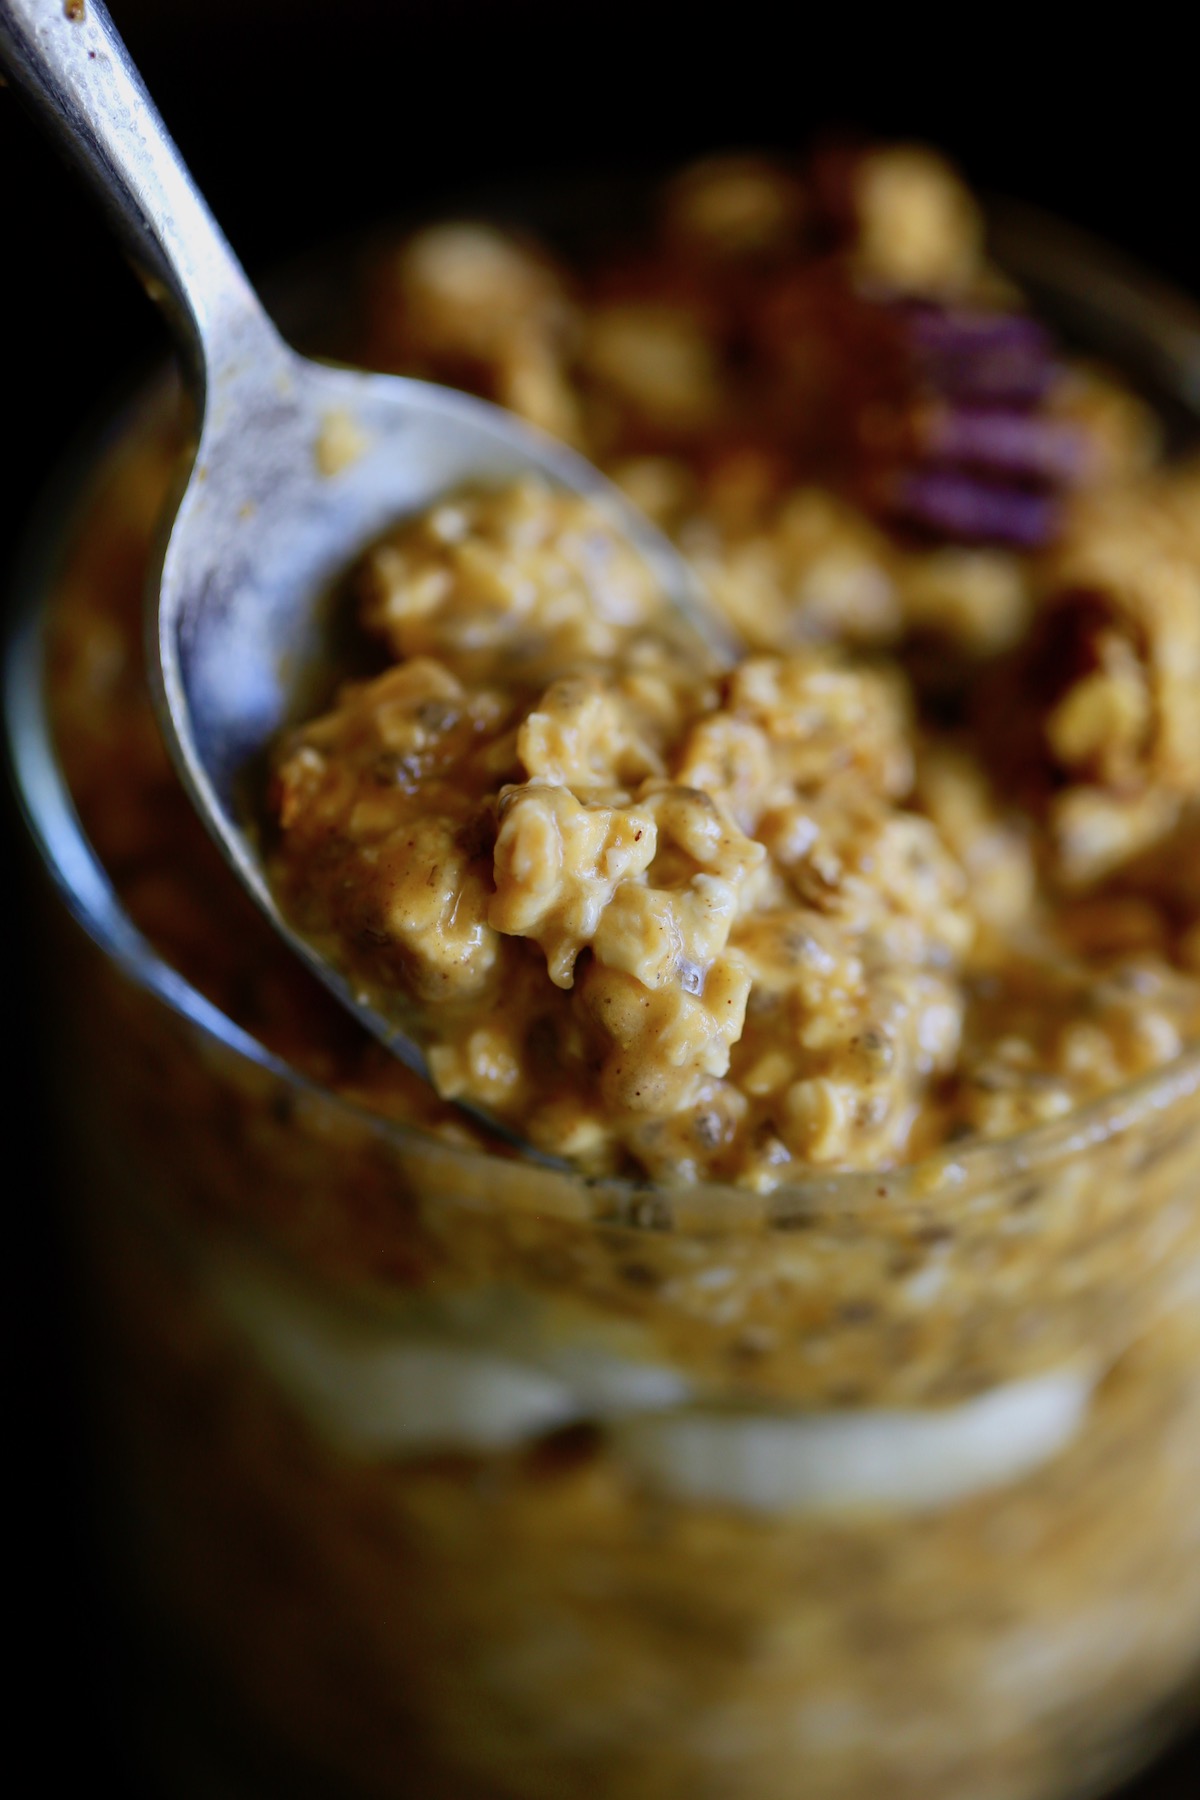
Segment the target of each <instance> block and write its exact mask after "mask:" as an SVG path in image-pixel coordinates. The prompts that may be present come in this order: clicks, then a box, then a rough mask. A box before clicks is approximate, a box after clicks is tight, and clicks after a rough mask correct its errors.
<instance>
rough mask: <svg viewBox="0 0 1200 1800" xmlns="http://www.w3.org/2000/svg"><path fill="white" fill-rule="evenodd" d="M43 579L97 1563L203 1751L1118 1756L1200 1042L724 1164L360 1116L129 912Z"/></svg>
mask: <svg viewBox="0 0 1200 1800" xmlns="http://www.w3.org/2000/svg"><path fill="white" fill-rule="evenodd" d="M1014 232H1015V236H1012V235H1011V233H1014ZM1038 232H1039V228H1038V227H1037V226H1036V225H1035V224H1031V223H1030V222H1029V221H1028V220H1026V221H1025V222H1024V224H1023V225H1021V224H1019V223H1018V225H1016V226H1014V227H1011V228H1010V243H1009V252H1010V255H1009V260H1010V262H1012V263H1013V264H1014V265H1017V272H1018V273H1020V274H1021V275H1022V276H1024V277H1025V278H1026V279H1027V280H1029V279H1031V278H1032V280H1033V282H1034V285H1038V280H1037V278H1038V276H1039V274H1040V277H1041V280H1040V286H1041V289H1042V292H1043V295H1045V294H1047V293H1048V294H1049V296H1050V298H1051V299H1052V300H1054V299H1055V298H1057V301H1058V304H1059V310H1060V312H1061V313H1063V314H1064V315H1066V316H1068V317H1073V318H1074V321H1075V323H1076V324H1077V326H1079V327H1081V328H1082V329H1083V330H1084V331H1085V332H1087V331H1088V330H1089V329H1090V330H1091V331H1092V333H1093V335H1095V334H1096V333H1099V334H1100V335H1104V334H1105V333H1107V334H1108V336H1109V340H1110V342H1116V343H1117V344H1118V347H1119V348H1120V349H1121V350H1122V352H1123V355H1124V358H1125V360H1126V361H1127V362H1131V363H1132V364H1133V365H1134V366H1135V367H1137V366H1140V367H1141V368H1142V369H1143V370H1144V371H1146V372H1147V374H1148V376H1149V377H1150V378H1151V379H1152V380H1153V379H1156V380H1157V382H1158V385H1159V387H1160V388H1165V389H1166V390H1167V392H1168V397H1173V399H1174V401H1175V402H1176V403H1177V404H1178V406H1179V407H1180V408H1181V409H1182V408H1185V407H1186V405H1187V402H1188V398H1189V396H1188V391H1187V386H1186V379H1187V375H1188V370H1189V369H1190V368H1191V367H1192V364H1191V361H1190V351H1189V345H1191V346H1192V348H1193V349H1194V346H1195V344H1196V343H1197V342H1200V338H1197V337H1196V335H1195V332H1196V327H1195V324H1194V322H1192V323H1191V324H1189V322H1188V315H1187V312H1186V309H1184V308H1181V307H1179V306H1178V305H1177V304H1176V303H1174V302H1170V303H1167V302H1160V301H1158V300H1156V298H1155V296H1154V295H1153V294H1152V293H1151V292H1150V291H1148V290H1146V291H1143V290H1141V289H1140V288H1139V287H1138V285H1137V284H1136V282H1131V281H1130V280H1129V279H1128V278H1127V277H1125V276H1124V275H1123V274H1121V273H1120V272H1119V271H1114V270H1113V269H1112V268H1111V267H1110V265H1109V264H1108V263H1107V262H1105V261H1104V260H1103V258H1099V259H1097V258H1096V255H1095V253H1094V252H1092V251H1090V250H1086V249H1082V248H1081V247H1080V246H1078V245H1068V246H1067V248H1066V249H1065V250H1064V247H1063V240H1062V238H1061V237H1060V236H1058V235H1055V234H1052V235H1051V237H1050V238H1048V239H1046V240H1045V241H1044V242H1042V243H1041V248H1040V249H1039V247H1038V246H1039V236H1038ZM1022 244H1023V245H1024V246H1025V252H1024V257H1025V265H1024V266H1023V267H1022V266H1019V265H1020V264H1021V253H1020V247H1021V245H1022ZM1014 245H1015V246H1016V248H1015V249H1014V248H1013V246H1014ZM1064 258H1065V260H1064ZM1089 258H1090V259H1091V260H1090V261H1089ZM1118 300H1119V301H1120V304H1118ZM1188 331H1191V332H1192V334H1193V335H1192V336H1191V337H1190V338H1189V337H1188V336H1187V332H1188ZM96 495H97V490H96V487H95V485H94V483H93V484H92V485H91V486H90V487H87V488H85V489H84V491H83V493H82V496H81V495H80V493H79V492H78V491H77V492H76V495H75V498H74V500H73V501H72V503H71V506H70V509H69V514H64V518H66V517H69V519H70V522H71V524H70V529H69V530H66V531H61V530H60V532H59V533H57V534H56V537H55V541H56V542H59V541H60V540H61V542H67V541H69V540H70V538H71V536H72V532H73V533H74V534H75V535H76V537H77V536H78V534H79V532H80V529H81V528H82V527H86V525H87V523H88V520H89V518H92V517H94V511H93V512H92V513H89V507H91V508H93V509H94V508H95V506H96V505H97V504H98V501H97V497H96ZM66 566H68V563H65V562H64V560H63V557H62V556H61V555H60V557H59V560H58V563H57V566H56V568H55V569H53V570H49V569H47V568H45V567H43V569H42V571H41V573H40V574H39V575H38V576H37V577H36V578H31V580H30V581H29V582H28V583H27V587H28V592H27V595H26V599H27V602H28V604H27V609H26V617H25V622H24V624H23V626H22V627H21V629H20V631H19V632H18V635H17V637H16V640H15V642H14V644H13V647H12V651H11V656H10V664H9V713H10V723H11V729H12V738H13V745H14V756H15V762H16V767H17V772H18V780H19V784H20V788H21V792H22V796H23V801H24V805H25V808H26V811H27V815H28V818H29V822H30V825H31V828H32V831H33V834H34V836H35V838H36V840H37V842H38V843H39V845H40V847H41V850H42V853H43V856H44V858H45V862H46V867H47V870H48V872H49V875H50V876H51V877H52V879H53V880H54V882H55V883H56V885H57V887H58V889H59V890H60V893H61V895H62V897H63V899H64V900H65V902H66V906H67V908H68V909H69V911H70V912H71V913H72V914H73V915H74V918H75V920H76V921H77V923H78V924H79V925H80V926H82V928H83V930H82V932H76V933H74V935H73V936H72V938H71V940H70V943H69V944H67V943H64V947H63V949H62V951H61V953H58V952H56V956H55V963H56V977H57V990H58V1000H57V1007H58V1019H59V1023H60V1025H61V1030H62V1033H63V1037H64V1042H65V1041H67V1040H69V1041H70V1043H71V1045H72V1052H71V1067H72V1070H73V1080H72V1084H71V1089H70V1093H69V1097H68V1098H67V1100H66V1102H65V1108H66V1112H67V1114H68V1115H69V1121H70V1125H71V1129H72V1135H73V1138H74V1140H75V1153H76V1155H75V1168H76V1175H75V1178H74V1179H75V1182H76V1186H77V1190H78V1196H79V1201H80V1205H79V1212H80V1225H81V1230H82V1232H83V1234H84V1237H85V1239H86V1243H87V1247H88V1260H89V1267H90V1270H91V1273H92V1277H93V1280H94V1290H95V1296H96V1305H97V1315H98V1317H99V1319H100V1321H101V1328H100V1331H99V1335H98V1340H97V1367H98V1370H99V1372H100V1380H99V1388H100V1392H101V1395H102V1398H103V1421H104V1437H105V1443H106V1445H107V1447H108V1452H109V1455H108V1462H109V1469H110V1474H111V1478H112V1480H113V1484H114V1488H115V1490H116V1492H117V1493H118V1494H119V1504H118V1507H117V1516H118V1519H119V1520H120V1523H121V1532H120V1535H121V1539H122V1544H123V1550H124V1564H123V1566H124V1568H125V1569H126V1570H127V1572H128V1579H129V1582H130V1587H131V1591H136V1594H137V1596H138V1603H139V1605H140V1607H141V1609H142V1613H143V1616H144V1617H145V1619H146V1620H147V1621H148V1629H149V1630H150V1632H151V1635H152V1639H153V1641H154V1642H155V1643H156V1644H157V1645H159V1646H160V1647H161V1658H162V1663H163V1666H164V1667H165V1668H168V1669H170V1670H171V1671H172V1679H173V1682H174V1691H175V1692H176V1693H177V1694H178V1695H179V1696H181V1697H182V1698H181V1700H180V1703H179V1705H180V1717H181V1718H185V1717H188V1716H189V1715H190V1720H191V1725H192V1728H193V1729H195V1728H196V1727H197V1724H198V1721H199V1720H200V1719H201V1718H203V1721H204V1729H203V1736H204V1740H205V1742H206V1744H208V1745H209V1747H210V1751H211V1754H212V1755H213V1756H215V1757H216V1759H217V1760H218V1761H221V1760H224V1761H225V1763H226V1764H227V1765H228V1766H229V1767H235V1768H237V1769H240V1770H241V1771H242V1772H243V1774H244V1775H245V1774H246V1772H247V1771H248V1772H249V1774H248V1777H247V1779H248V1781H249V1788H248V1790H247V1791H253V1792H254V1793H256V1794H268V1793H275V1792H279V1793H282V1792H284V1791H286V1792H288V1793H289V1794H290V1795H295V1794H297V1793H300V1794H312V1795H313V1796H329V1797H332V1796H339V1797H341V1800H349V1797H350V1796H364V1797H365V1796H371V1797H373V1800H393V1797H397V1800H398V1797H399V1796H402V1795H407V1794H413V1795H416V1794H419V1795H421V1796H422V1800H433V1797H434V1796H437V1795H443V1794H444V1795H446V1796H447V1800H450V1797H453V1800H470V1797H472V1796H479V1797H480V1800H483V1797H484V1796H489V1797H495V1796H504V1797H505V1800H576V1797H580V1800H582V1797H583V1796H585V1795H586V1796H588V1797H589V1800H597V1797H598V1796H616V1795H620V1796H621V1800H669V1797H670V1800H674V1797H676V1796H682V1795H684V1794H685V1793H686V1794H688V1795H689V1796H692V1797H693V1800H726V1797H727V1800H784V1796H792V1795H794V1794H795V1793H796V1792H798V1791H801V1790H802V1791H803V1792H804V1794H805V1795H806V1797H808V1800H875V1797H876V1796H878V1795H881V1794H887V1795H889V1796H892V1797H896V1800H900V1797H903V1796H907V1795H910V1794H911V1795H913V1796H915V1795H917V1794H920V1795H921V1797H922V1800H1034V1797H1035V1796H1038V1797H1047V1800H1048V1797H1050V1796H1061V1795H1066V1794H1073V1793H1081V1792H1084V1791H1087V1790H1094V1789H1096V1788H1098V1787H1100V1786H1102V1785H1103V1784H1104V1783H1105V1782H1106V1781H1108V1780H1111V1779H1115V1777H1116V1775H1117V1773H1118V1772H1119V1771H1121V1770H1123V1769H1125V1768H1127V1767H1129V1766H1132V1765H1133V1764H1135V1763H1137V1762H1138V1761H1139V1760H1141V1759H1142V1758H1143V1757H1144V1756H1145V1754H1146V1753H1147V1751H1148V1750H1149V1748H1150V1747H1151V1746H1152V1745H1153V1744H1155V1743H1156V1742H1157V1741H1158V1740H1159V1738H1160V1736H1161V1734H1162V1732H1163V1730H1164V1728H1165V1726H1166V1725H1167V1724H1168V1723H1169V1722H1171V1721H1173V1720H1174V1719H1175V1718H1177V1717H1179V1716H1181V1715H1182V1714H1183V1712H1184V1711H1185V1709H1186V1708H1187V1707H1188V1705H1189V1704H1190V1703H1192V1702H1193V1701H1194V1699H1195V1696H1196V1693H1197V1681H1198V1676H1200V1504H1198V1502H1197V1495H1198V1494H1200V1046H1192V1047H1190V1048H1189V1049H1187V1050H1186V1051H1185V1052H1184V1053H1183V1054H1182V1055H1181V1056H1179V1057H1178V1058H1177V1059H1176V1060H1175V1061H1174V1062H1173V1063H1171V1064H1170V1065H1169V1066H1167V1067H1166V1068H1164V1069H1162V1070H1160V1071H1159V1072H1157V1073H1156V1074H1155V1075H1154V1076H1153V1077H1151V1078H1148V1079H1146V1080H1143V1081H1142V1082H1141V1083H1139V1084H1138V1085H1137V1086H1135V1087H1131V1088H1127V1089H1124V1090H1122V1091H1120V1092H1118V1093H1116V1094H1114V1095H1112V1096H1110V1097H1109V1098H1107V1099H1105V1100H1103V1101H1102V1102H1099V1103H1097V1104H1094V1105H1092V1106H1090V1107H1088V1108H1087V1109H1086V1110H1084V1111H1080V1112H1077V1113H1074V1114H1072V1115H1070V1116H1069V1117H1067V1118H1065V1119H1060V1120H1057V1121H1055V1122H1053V1123H1052V1124H1049V1125H1045V1126H1042V1127H1039V1128H1038V1129H1036V1130H1034V1131H1031V1132H1028V1133H1026V1134H1024V1135H1023V1136H1021V1137H1019V1138H1016V1139H1012V1140H1009V1141H1006V1142H1004V1143H998V1144H987V1143H978V1144H969V1145H967V1146H965V1147H964V1146H952V1147H950V1148H948V1149H947V1150H945V1151H943V1152H941V1153H940V1154H938V1155H937V1156H934V1157H931V1158H929V1159H927V1160H925V1161H923V1162H921V1163H919V1164H917V1165H915V1166H912V1167H909V1168H906V1169H903V1170H901V1171H899V1172H896V1173H889V1174H886V1175H874V1174H870V1175H840V1176H833V1177H828V1178H815V1179H813V1180H811V1181H808V1182H806V1183H804V1184H802V1185H798V1186H790V1187H787V1188H782V1189H779V1190H776V1191H775V1192H773V1193H771V1194H769V1195H756V1194H753V1193H750V1192H748V1191H742V1190H734V1189H718V1188H712V1187H692V1188H683V1189H678V1188H656V1187H653V1186H649V1185H640V1184H634V1183H628V1182H617V1181H603V1180H601V1181H594V1180H593V1181H584V1180H581V1179H580V1180H576V1179H573V1178H569V1177H567V1176H564V1175H561V1174H559V1173H557V1172H554V1171H552V1170H547V1169H542V1168H535V1167H532V1166H529V1165H526V1164H522V1163H520V1162H518V1161H514V1160H512V1159H506V1158H504V1157H501V1156H486V1155H484V1154H482V1153H480V1152H479V1151H477V1150H475V1149H472V1148H468V1147H465V1146H460V1145H456V1144H454V1143H452V1142H447V1141H444V1140H441V1139H438V1138H435V1137H432V1136H425V1135H422V1134H421V1133H419V1132H417V1131H415V1130H412V1129H409V1128H407V1127H404V1126H400V1125H397V1124H395V1123H393V1122H390V1121H388V1120H386V1119H384V1118H381V1117H379V1116H377V1115H375V1114H373V1113H371V1112H370V1111H368V1110H365V1109H362V1108H359V1107H357V1106H355V1105H352V1104H351V1103H349V1102H348V1101H346V1100H344V1099H339V1098H338V1097H336V1096H335V1095H333V1094H332V1093H331V1092H329V1091H326V1090H325V1089H324V1088H323V1087H322V1086H321V1084H320V1083H319V1082H316V1081H313V1080H309V1079H305V1078H303V1077H301V1076H300V1075H298V1074H297V1073H296V1072H295V1071H294V1070H293V1069H291V1068H290V1067H289V1066H288V1065H287V1064H286V1063H285V1062H284V1061H282V1060H280V1059H279V1058H278V1057H276V1056H275V1055H273V1054H271V1053H270V1052H268V1051H267V1050H266V1049H264V1048H263V1046H262V1045H261V1044H260V1043H258V1042H257V1041H256V1040H255V1039H254V1038H252V1037H251V1036H249V1035H247V1033H246V1032H245V1031H243V1030H242V1029H240V1028H239V1027H238V1026H236V1025H234V1024H233V1023H232V1022H231V1020H230V1019H229V1018H227V1017H226V1016H225V1015H224V1014H223V1013H222V1012H221V1011H220V1010H218V1009H217V1008H216V1007H215V1006H214V1005H213V1004H212V1003H210V1002H209V1001H208V1000H206V999H204V998H203V996H202V995H201V994H200V993H199V992H198V991H197V989H196V988H194V987H193V986H191V985H190V984H189V982H188V981H186V980H185V979H184V977H183V976H182V975H180V974H179V973H177V972H176V971H175V969H173V968H172V967H171V966H170V965H169V964H168V963H167V962H165V961H163V960H162V959H161V958H160V957H159V956H157V955H156V954H155V953H154V952H153V951H152V950H151V948H150V947H149V945H148V944H147V942H146V941H145V939H144V938H142V936H141V935H140V933H139V932H138V931H137V929H136V928H135V927H134V925H133V924H132V922H131V921H130V919H129V918H128V916H127V915H126V914H125V912H124V911H123V910H122V907H121V905H120V903H119V901H118V899H117V897H116V894H115V891H114V889H113V886H112V883H111V881H110V880H109V877H108V875H107V874H106V873H105V870H104V869H103V867H102V866H101V864H100V862H99V861H98V859H97V857H96V856H95V854H94V852H93V850H92V849H91V846H90V845H89V843H88V841H87V839H86V837H85V836H84V834H83V831H82V829H81V827H80V825H79V822H78V818H77V816H76V813H75V810H74V806H73V803H72V799H71V795H70V793H69V791H68V789H67V786H66V783H65V781H64V779H63V776H62V774H61V771H60V768H59V764H58V761H57V758H56V753H55V747H54V741H53V734H52V729H51V726H50V723H49V720H48V717H47V709H46V703H45V681H44V669H43V658H44V631H43V626H44V619H45V612H46V606H47V602H48V600H50V599H51V598H52V596H53V595H54V594H56V593H57V592H59V591H60V589H61V585H62V581H63V580H64V579H68V578H69V575H68V576H66V577H64V575H63V569H64V567H66ZM192 1741H193V1742H194V1741H195V1740H192ZM214 1747H215V1748H214ZM207 1753H208V1752H206V1754H207ZM189 1754H191V1753H190V1752H189Z"/></svg>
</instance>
